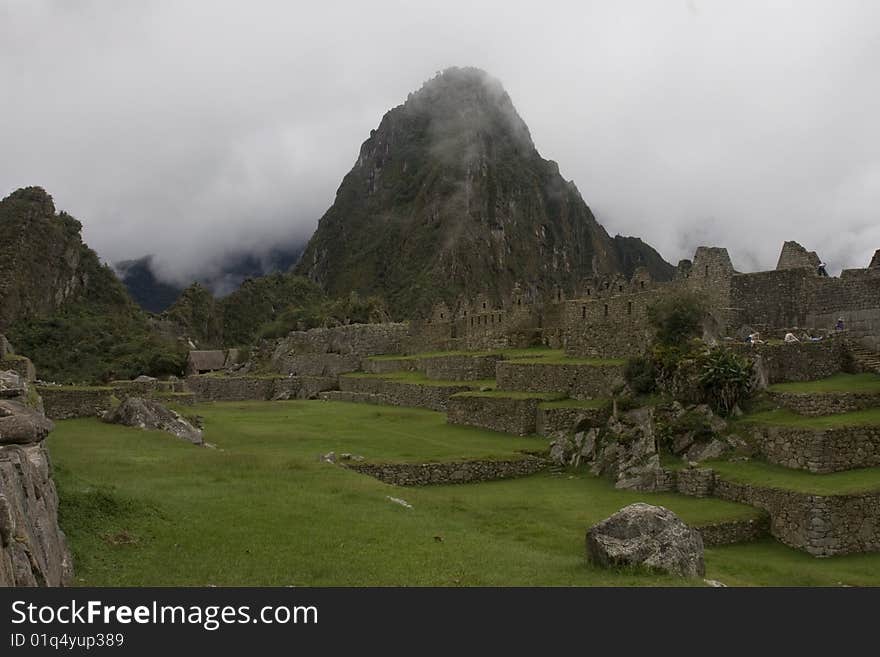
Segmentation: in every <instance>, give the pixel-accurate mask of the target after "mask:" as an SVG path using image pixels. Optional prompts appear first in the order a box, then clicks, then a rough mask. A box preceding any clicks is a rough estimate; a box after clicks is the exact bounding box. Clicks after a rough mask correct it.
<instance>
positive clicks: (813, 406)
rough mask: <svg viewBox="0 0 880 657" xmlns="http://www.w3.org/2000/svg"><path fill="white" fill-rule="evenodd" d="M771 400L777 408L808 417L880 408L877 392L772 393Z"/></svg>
mask: <svg viewBox="0 0 880 657" xmlns="http://www.w3.org/2000/svg"><path fill="white" fill-rule="evenodd" d="M770 398H771V399H772V400H773V402H774V403H775V404H776V405H777V406H782V407H783V408H787V409H789V410H791V411H794V412H795V413H798V414H799V415H807V416H818V415H835V414H838V413H850V412H853V411H861V410H865V409H868V408H880V393H876V392H875V393H870V392H811V393H804V392H771V393H770Z"/></svg>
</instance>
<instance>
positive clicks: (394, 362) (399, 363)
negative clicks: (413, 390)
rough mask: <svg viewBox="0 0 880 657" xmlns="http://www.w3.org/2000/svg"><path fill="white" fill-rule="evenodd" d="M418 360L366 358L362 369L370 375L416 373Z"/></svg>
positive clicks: (362, 363)
mask: <svg viewBox="0 0 880 657" xmlns="http://www.w3.org/2000/svg"><path fill="white" fill-rule="evenodd" d="M418 365H419V361H418V359H417V358H364V360H363V361H362V362H361V369H362V370H363V371H364V372H369V373H370V374H391V373H392V372H415V371H416V370H417V369H418Z"/></svg>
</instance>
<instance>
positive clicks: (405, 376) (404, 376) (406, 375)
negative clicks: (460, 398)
mask: <svg viewBox="0 0 880 657" xmlns="http://www.w3.org/2000/svg"><path fill="white" fill-rule="evenodd" d="M342 376H346V377H349V378H353V379H385V380H387V381H394V382H396V383H411V384H413V385H423V386H467V387H469V388H494V387H495V379H483V380H481V381H452V380H450V381H445V380H443V379H429V378H428V377H427V376H425V374H424V372H407V371H401V372H389V373H387V374H370V373H369V372H351V373H349V374H343V375H342Z"/></svg>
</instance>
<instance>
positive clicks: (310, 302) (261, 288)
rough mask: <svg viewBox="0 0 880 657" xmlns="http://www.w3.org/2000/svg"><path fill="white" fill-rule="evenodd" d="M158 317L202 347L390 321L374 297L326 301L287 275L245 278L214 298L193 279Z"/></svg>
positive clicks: (354, 295)
mask: <svg viewBox="0 0 880 657" xmlns="http://www.w3.org/2000/svg"><path fill="white" fill-rule="evenodd" d="M162 317H163V318H164V319H166V320H169V321H171V322H173V323H174V324H175V325H176V326H177V327H178V330H179V331H180V332H181V334H182V335H185V336H186V337H188V338H191V339H193V340H195V341H196V342H197V343H198V346H200V347H207V346H215V347H220V346H235V345H247V344H251V343H253V342H254V341H256V340H259V339H271V338H279V337H282V336H284V335H287V334H288V333H290V332H291V331H302V330H307V329H311V328H316V327H320V326H338V325H340V324H353V323H360V324H368V323H372V322H381V321H386V320H387V319H388V313H387V312H386V311H385V305H384V303H383V302H382V300H381V299H379V298H377V297H367V298H362V297H361V296H360V295H358V294H357V293H356V292H353V293H351V294H349V295H348V296H346V297H342V298H337V299H329V298H327V296H325V294H324V292H323V291H322V290H321V288H319V287H318V286H317V285H316V284H315V283H313V282H311V281H310V280H308V279H307V278H304V277H302V276H297V275H294V274H290V273H275V274H269V275H268V276H261V277H259V278H250V279H247V280H246V281H245V282H244V283H243V284H242V286H241V287H240V288H239V289H237V290H236V291H235V292H233V293H232V294H230V295H229V296H226V297H223V298H222V299H215V298H214V297H213V296H212V295H211V292H210V291H209V290H208V289H207V288H205V287H203V286H201V285H199V284H198V283H193V284H192V285H191V286H190V287H188V288H187V289H186V290H184V291H183V293H182V294H181V295H180V297H179V298H178V300H177V301H176V302H175V303H174V305H173V306H171V308H169V309H168V310H167V311H166V312H165V313H164V314H163V315H162Z"/></svg>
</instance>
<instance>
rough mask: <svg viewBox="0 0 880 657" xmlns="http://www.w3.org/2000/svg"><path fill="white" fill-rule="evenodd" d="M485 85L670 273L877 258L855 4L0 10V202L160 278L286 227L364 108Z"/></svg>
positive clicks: (350, 158) (192, 4)
mask: <svg viewBox="0 0 880 657" xmlns="http://www.w3.org/2000/svg"><path fill="white" fill-rule="evenodd" d="M454 65H455V66H478V67H480V68H484V69H486V70H487V71H489V72H490V73H491V74H493V75H494V76H496V77H498V78H499V79H500V80H501V81H502V83H503V84H504V86H505V87H506V89H507V91H508V92H509V94H510V96H511V97H512V99H513V102H514V104H515V105H516V106H517V109H518V110H519V113H520V115H521V116H522V117H523V119H524V120H525V121H526V123H527V124H528V125H529V127H530V129H531V132H532V137H533V139H534V141H535V144H536V146H537V147H538V150H539V151H540V152H541V154H542V155H543V156H544V157H546V158H548V159H553V160H556V161H557V162H558V163H559V166H560V169H561V172H562V174H563V175H564V176H565V177H566V178H567V179H573V180H574V181H575V183H576V184H577V185H578V187H579V189H580V190H581V193H582V194H583V196H584V198H585V199H586V201H587V203H588V204H589V205H590V206H591V207H592V209H593V211H594V213H595V214H596V216H597V217H598V219H599V221H600V222H602V223H603V224H604V225H605V227H606V228H607V229H608V231H609V232H610V233H611V234H614V233H616V232H619V233H622V234H629V235H637V236H640V237H642V238H644V239H645V240H646V241H647V242H649V243H650V244H652V245H653V246H654V247H656V248H657V249H658V250H659V251H660V252H661V254H662V255H663V256H664V257H665V258H666V259H667V260H669V261H671V262H673V263H675V262H677V261H678V260H679V259H680V258H683V257H690V256H691V255H692V252H693V249H694V247H695V246H697V245H699V244H710V245H719V246H727V247H728V248H729V249H730V252H731V256H732V258H733V261H734V265H735V266H736V267H737V268H738V269H740V270H742V271H750V270H755V269H769V268H772V267H774V266H775V264H776V258H777V256H778V252H779V249H780V246H781V243H782V241H783V240H785V239H795V240H798V241H800V242H801V243H802V244H804V246H806V247H807V248H809V249H815V250H817V251H818V252H819V255H820V256H821V257H822V258H823V259H824V260H826V261H827V262H828V263H829V265H830V266H831V267H830V268H831V269H832V271H836V270H839V269H840V267H864V266H866V265H867V263H868V260H869V259H870V256H871V254H872V253H873V251H874V249H876V248H880V2H875V1H871V0H866V1H864V2H855V1H844V0H829V1H828V2H808V1H806V0H797V1H794V0H793V1H791V2H772V1H769V0H764V1H760V2H748V1H744V0H737V1H736V2H733V1H730V0H725V1H718V2H709V1H707V0H650V1H644V2H625V1H620V0H614V1H612V0H605V1H602V2H590V1H586V0H579V1H575V2H551V1H548V0H542V1H540V2H521V3H518V2H513V1H511V0H507V1H506V2H475V1H474V0H468V1H466V2H460V1H458V0H443V1H442V2H404V1H402V0H400V1H398V2H390V1H387V0H371V1H370V2H354V1H351V2H334V1H332V0H323V1H322V2H298V1H296V0H294V1H286V2H280V1H279V2H268V1H257V0H249V1H248V2H241V1H238V2H231V1H226V0H222V1H221V0H210V1H207V0H205V1H196V0H187V1H186V2H177V1H170V0H168V1H161V0H102V1H99V0H91V1H87V0H78V1H70V0H55V1H52V0H0V89H2V95H3V105H2V107H3V110H2V121H0V153H2V156H0V196H5V195H6V194H7V193H9V192H10V191H12V190H13V189H15V188H17V187H21V186H24V185H41V186H43V187H45V188H46V189H47V191H48V192H49V193H50V194H52V195H53V196H54V198H55V202H56V206H57V207H58V208H59V209H66V210H67V211H69V212H70V213H71V214H73V215H75V216H76V217H78V218H79V219H80V220H81V221H82V222H83V223H84V225H85V237H86V240H87V241H88V242H89V244H90V245H91V246H93V247H94V248H95V249H97V250H98V251H99V253H100V254H101V255H102V257H104V258H105V259H107V260H120V259H125V258H132V257H137V256H140V255H143V254H146V253H155V254H156V255H157V256H158V259H159V262H160V264H161V265H162V267H163V271H165V272H166V273H168V274H169V275H173V276H175V277H177V278H178V279H179V280H182V281H185V279H187V278H188V277H189V276H191V275H192V274H193V273H194V272H195V271H198V270H199V269H200V268H202V267H203V266H205V264H206V262H208V261H209V260H211V259H216V258H217V257H219V256H220V255H222V254H223V253H224V252H226V251H230V250H235V249H237V248H251V247H256V248H258V247H263V246H265V245H274V244H280V243H290V242H294V241H296V240H299V239H306V238H307V237H308V236H309V235H310V234H311V232H312V230H313V229H314V227H315V225H316V223H317V220H318V218H319V217H320V216H321V214H323V212H324V211H325V210H326V209H327V207H329V206H330V204H331V203H332V202H333V197H334V194H335V191H336V188H337V187H338V185H339V183H340V181H341V179H342V177H343V176H344V175H345V173H346V172H347V171H348V170H349V169H350V168H351V166H352V165H353V164H354V161H355V159H356V157H357V154H358V149H359V146H360V144H361V142H362V141H364V139H366V138H367V137H368V136H369V131H370V129H371V128H375V127H376V126H377V125H378V123H379V120H380V119H381V116H382V114H383V113H384V112H385V111H387V110H388V109H390V108H391V107H393V106H395V105H398V104H400V103H401V102H403V101H404V100H405V98H406V95H407V93H408V92H410V91H413V90H415V89H417V88H418V87H419V86H420V85H421V84H422V82H424V81H425V80H426V79H428V78H430V77H432V76H433V75H434V73H435V72H436V71H438V70H440V69H443V68H446V67H448V66H454Z"/></svg>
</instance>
